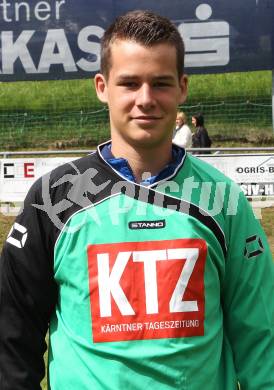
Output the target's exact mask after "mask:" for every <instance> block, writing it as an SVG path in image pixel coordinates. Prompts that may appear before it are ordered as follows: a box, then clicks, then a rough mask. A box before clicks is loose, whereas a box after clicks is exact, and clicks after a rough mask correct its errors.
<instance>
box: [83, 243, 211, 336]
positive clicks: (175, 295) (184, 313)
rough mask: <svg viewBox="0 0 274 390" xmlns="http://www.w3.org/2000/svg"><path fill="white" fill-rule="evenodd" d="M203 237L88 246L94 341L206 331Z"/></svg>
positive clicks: (180, 334)
mask: <svg viewBox="0 0 274 390" xmlns="http://www.w3.org/2000/svg"><path fill="white" fill-rule="evenodd" d="M206 253H207V246H206V242H205V241H204V240H202V239H178V240H165V241H146V242H122V243H114V244H98V245H89V247H88V270H89V286H90V301H91V316H92V333H93V341H94V342H95V343H96V342H106V341H125V340H141V339H159V338H174V337H175V338H178V337H191V336H202V335H203V334H204V310H205V308H204V306H205V303H204V268H205V259H206Z"/></svg>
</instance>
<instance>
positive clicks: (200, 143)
mask: <svg viewBox="0 0 274 390" xmlns="http://www.w3.org/2000/svg"><path fill="white" fill-rule="evenodd" d="M191 122H192V124H193V126H194V127H195V131H194V133H193V135H192V147H193V148H210V147H211V144H212V141H211V139H210V137H209V135H208V131H207V129H206V128H205V126H204V122H205V121H204V116H203V115H202V114H201V113H198V114H196V115H193V116H192V118H191ZM194 153H195V154H210V151H209V150H205V151H195V152H194Z"/></svg>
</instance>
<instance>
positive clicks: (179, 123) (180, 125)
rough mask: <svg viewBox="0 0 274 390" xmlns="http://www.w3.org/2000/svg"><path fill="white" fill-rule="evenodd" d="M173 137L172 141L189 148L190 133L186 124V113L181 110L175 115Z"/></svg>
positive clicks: (190, 142) (190, 141)
mask: <svg viewBox="0 0 274 390" xmlns="http://www.w3.org/2000/svg"><path fill="white" fill-rule="evenodd" d="M174 133H175V134H174V137H173V140H172V141H173V143H174V144H176V145H178V146H181V148H185V149H186V148H191V144H192V133H191V130H190V128H189V127H188V125H187V117H186V114H185V113H184V112H182V111H178V113H177V117H176V127H175V132H174Z"/></svg>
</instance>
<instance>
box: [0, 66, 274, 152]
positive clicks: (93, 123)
mask: <svg viewBox="0 0 274 390" xmlns="http://www.w3.org/2000/svg"><path fill="white" fill-rule="evenodd" d="M271 96H272V73H271V72H270V71H258V72H243V73H229V74H227V73H225V74H211V75H191V76H190V77H189V94H188V99H187V101H186V103H185V104H184V105H183V107H182V108H183V110H184V111H185V112H186V113H187V115H188V116H189V117H190V116H191V115H193V114H195V113H197V112H198V111H202V112H203V113H204V115H205V118H206V124H207V127H208V129H209V132H210V134H211V136H212V137H213V138H214V139H218V137H220V135H221V136H222V140H224V139H227V138H229V139H235V138H236V139H237V138H241V139H242V142H248V141H250V142H253V140H255V142H256V143H257V144H258V143H259V144H260V145H262V144H269V143H271V144H274V137H272V135H273V131H272V109H271ZM108 137H109V126H108V110H107V107H106V106H104V105H102V104H101V103H99V101H98V99H97V97H96V94H95V90H94V85H93V80H90V79H82V80H57V81H40V82H15V83H3V82H2V83H0V150H1V149H2V150H10V149H13V150H16V149H17V150H18V149H24V148H28V149H29V148H31V147H32V146H33V145H36V147H38V148H50V149H54V148H55V147H59V146H60V145H61V147H85V146H93V145H96V144H98V143H99V142H102V141H104V140H106V139H107V138H108ZM244 137H249V138H250V140H248V139H245V138H244Z"/></svg>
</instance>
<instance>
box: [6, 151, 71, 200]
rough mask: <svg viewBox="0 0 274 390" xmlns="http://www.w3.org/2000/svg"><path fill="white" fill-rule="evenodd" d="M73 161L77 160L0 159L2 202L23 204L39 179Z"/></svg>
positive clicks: (57, 158)
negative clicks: (32, 186)
mask: <svg viewBox="0 0 274 390" xmlns="http://www.w3.org/2000/svg"><path fill="white" fill-rule="evenodd" d="M73 159H75V158H72V157H55V158H16V159H0V201H1V202H22V201H23V200H24V199H25V197H26V194H27V192H28V190H29V189H30V187H31V185H32V184H33V183H34V182H35V181H36V180H37V179H38V178H39V177H41V176H42V175H44V174H46V173H48V172H50V171H51V170H52V169H54V168H56V167H57V166H59V165H62V164H65V163H66V162H69V161H72V160H73Z"/></svg>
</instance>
